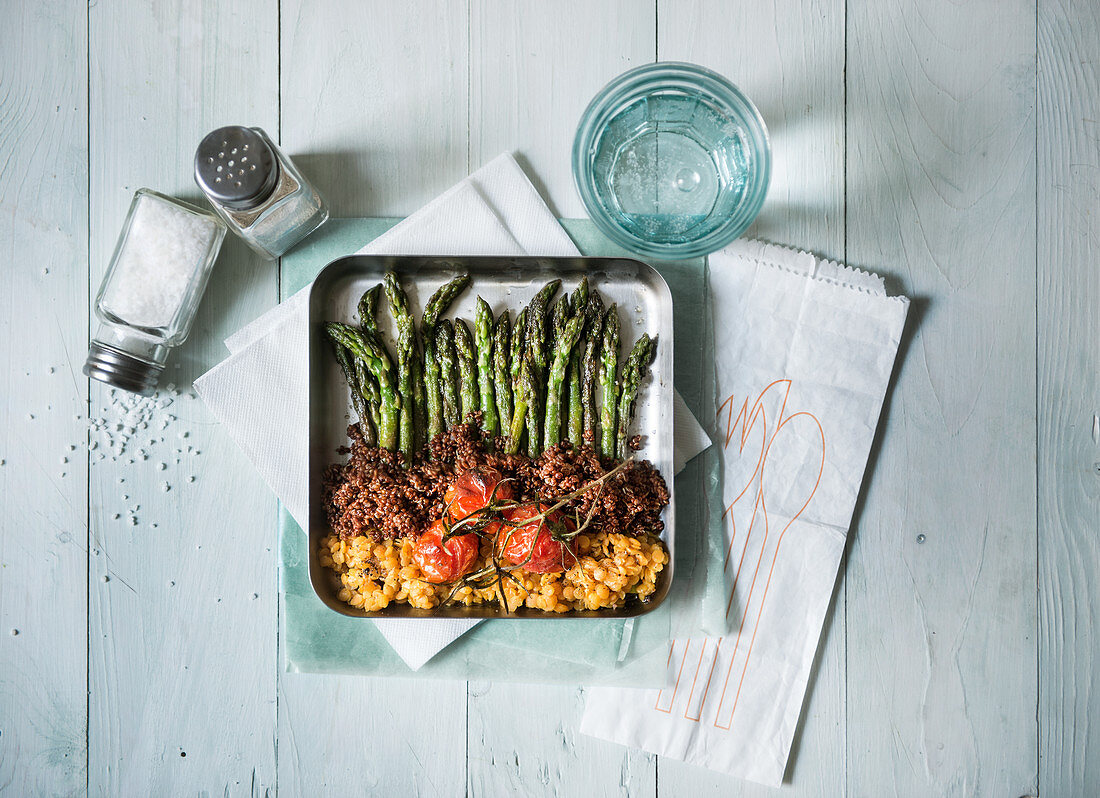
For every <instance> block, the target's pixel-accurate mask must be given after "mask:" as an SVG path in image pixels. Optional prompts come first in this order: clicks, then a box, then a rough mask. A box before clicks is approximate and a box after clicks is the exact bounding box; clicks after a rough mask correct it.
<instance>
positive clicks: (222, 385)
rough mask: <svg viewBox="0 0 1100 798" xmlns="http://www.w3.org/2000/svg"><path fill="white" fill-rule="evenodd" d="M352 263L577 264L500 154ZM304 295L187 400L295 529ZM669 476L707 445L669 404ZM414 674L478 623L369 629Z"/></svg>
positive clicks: (533, 193)
mask: <svg viewBox="0 0 1100 798" xmlns="http://www.w3.org/2000/svg"><path fill="white" fill-rule="evenodd" d="M360 253H364V254H388V255H505V256H507V255H525V254H533V255H548V256H570V255H578V254H580V253H579V251H578V250H577V248H576V245H575V244H574V243H573V241H572V239H570V238H569V235H568V234H567V233H566V232H565V230H564V229H562V227H561V225H560V224H558V221H557V219H555V218H554V215H553V214H552V213H551V212H550V209H549V208H548V207H547V206H546V203H545V202H543V200H542V197H540V196H539V193H538V191H537V190H536V189H535V187H534V186H533V185H532V184H531V182H530V181H529V180H528V179H527V176H526V175H525V174H524V173H523V170H522V169H521V168H520V167H519V165H518V164H517V163H516V161H515V159H514V158H512V156H511V155H510V154H509V153H505V154H503V155H500V156H498V157H497V158H496V159H494V160H493V161H491V162H490V163H488V164H487V165H485V166H484V167H482V168H481V169H480V170H478V171H477V172H475V173H474V174H472V175H470V177H468V178H466V179H465V180H463V181H461V182H460V183H458V184H457V185H455V186H454V187H452V188H451V189H449V190H448V191H446V192H445V193H443V194H442V195H440V196H439V197H437V198H436V199H435V200H433V201H432V202H430V203H428V204H427V205H426V206H424V207H423V208H422V209H421V210H419V211H418V212H417V213H415V214H413V215H412V216H409V217H408V218H407V219H404V220H403V221H401V222H399V223H398V224H396V225H395V226H394V227H392V228H391V229H390V230H388V231H387V232H386V233H384V234H383V235H381V236H379V237H378V238H376V239H374V240H373V241H371V242H370V243H369V244H367V245H366V246H365V247H364V248H363V249H361V250H360ZM308 297H309V289H308V288H305V289H303V290H301V291H299V292H298V293H297V294H295V295H294V296H292V297H290V298H289V299H287V300H286V301H285V302H283V303H282V304H280V305H278V306H277V307H275V308H274V309H272V310H271V311H269V312H268V313H266V314H264V315H263V316H261V317H260V318H259V319H257V320H256V321H254V322H253V323H251V324H249V325H248V326H247V327H244V328H243V329H241V330H240V331H238V332H237V333H235V334H234V335H233V336H231V337H230V338H229V339H227V340H226V346H227V347H228V348H229V350H230V352H231V354H230V357H229V358H227V359H226V360H225V361H223V362H222V363H220V364H218V365H217V366H215V367H214V368H213V369H211V370H210V371H209V372H207V373H206V374H204V375H203V376H202V377H200V378H199V379H197V380H196V381H195V390H196V392H197V393H198V394H199V395H200V396H201V397H202V399H203V401H205V402H206V404H207V406H208V407H209V408H210V410H211V412H212V413H213V414H214V416H215V417H216V418H217V419H218V420H219V421H221V422H222V424H223V425H224V426H225V428H226V430H227V431H228V432H229V434H230V436H231V437H232V438H233V439H234V440H235V441H237V443H238V444H239V445H240V447H241V449H242V450H243V451H244V452H245V454H246V455H247V456H248V457H249V459H250V460H251V461H252V463H253V464H254V465H255V466H256V469H257V470H258V471H259V472H260V474H261V476H263V478H264V479H265V480H266V481H267V483H268V485H270V486H271V489H272V490H273V491H274V492H275V495H276V496H278V497H279V499H280V500H281V501H282V502H283V505H284V506H285V507H286V508H287V511H288V512H289V513H290V514H291V516H292V517H293V518H294V520H295V521H297V522H298V524H299V525H300V526H302V527H303V528H306V527H307V522H308V517H307V516H308V512H307V511H308V506H309V493H308V484H309V480H308V474H307V462H308V455H307V452H308V443H309V442H308V436H307V430H308V426H309V425H308V395H309V386H308V374H307V371H306V369H304V368H303V367H302V364H303V363H306V362H308V356H307V352H308V323H307V304H308ZM677 399H678V403H677V407H678V409H677V414H676V422H675V423H676V425H677V427H676V435H675V441H676V453H675V459H676V467H677V470H679V469H680V468H681V467H682V464H681V460H682V461H683V462H687V460H690V459H691V457H694V456H695V455H696V454H698V453H699V452H701V451H702V450H703V449H705V448H706V447H707V446H709V445H710V440H709V438H707V436H706V433H705V432H704V431H703V429H702V428H701V427H700V426H699V424H698V422H697V421H695V418H694V416H692V415H691V412H690V411H689V410H687V407H686V406H684V405H683V402H682V400H679V397H677ZM374 622H375V624H376V625H377V627H378V629H379V631H380V632H381V633H382V635H383V636H384V637H385V638H386V640H387V642H389V644H390V645H391V646H392V647H393V648H394V650H395V651H396V652H397V654H398V655H399V656H400V657H401V658H402V659H403V660H404V661H405V663H406V664H407V665H408V666H409V667H410V668H412V669H413V670H416V669H418V668H420V667H421V666H422V665H423V664H424V663H425V662H427V661H428V660H429V659H431V658H432V657H433V656H435V654H437V653H438V652H439V651H441V650H442V649H443V648H444V647H445V646H447V645H448V644H449V643H451V642H452V641H453V640H455V639H456V638H457V637H459V636H460V635H461V634H463V633H464V632H465V631H467V630H468V629H470V628H471V627H472V626H474V625H476V624H477V623H478V621H468V620H454V619H438V620H431V621H425V620H415V621H413V620H402V619H396V618H393V619H384V620H375V621H374Z"/></svg>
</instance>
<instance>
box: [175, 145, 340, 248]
mask: <svg viewBox="0 0 1100 798" xmlns="http://www.w3.org/2000/svg"><path fill="white" fill-rule="evenodd" d="M195 182H196V183H198V184H199V188H201V189H202V191H203V193H204V194H206V197H207V199H209V200H210V204H211V205H213V206H214V210H215V211H216V212H217V213H218V215H219V216H221V217H222V218H223V219H224V220H225V221H226V223H227V224H228V225H229V229H231V230H232V231H233V232H234V233H236V234H237V235H239V236H240V237H241V238H243V239H244V240H245V243H247V244H248V245H249V246H250V247H251V248H252V249H254V250H255V251H256V252H258V253H259V254H260V255H261V256H263V257H264V258H267V259H268V260H274V259H275V258H277V257H279V256H280V255H282V254H283V253H284V252H286V251H287V250H288V249H290V248H291V247H292V246H294V245H295V244H297V243H298V242H299V241H301V240H302V239H303V238H305V237H306V236H307V235H309V234H310V233H312V232H313V231H314V230H316V229H317V228H318V227H320V226H321V225H322V224H324V223H325V222H326V221H327V220H328V207H327V206H326V205H325V202H324V200H323V199H321V195H320V194H318V193H317V189H315V188H314V187H313V186H312V185H311V184H310V183H309V181H307V180H306V179H305V177H304V176H303V175H302V173H301V172H300V171H299V170H298V168H297V167H296V166H295V165H294V163H293V162H292V161H291V160H290V159H289V158H288V157H287V156H286V155H285V154H284V153H283V152H282V150H280V149H279V148H278V147H277V146H276V145H275V143H274V142H273V141H272V140H271V139H270V138H269V137H268V135H267V134H266V133H265V132H264V131H263V130H261V129H260V128H258V127H244V126H242V125H230V126H228V127H221V128H218V129H217V130H215V131H213V132H211V133H209V134H208V135H207V136H206V137H205V138H204V139H203V140H202V142H200V144H199V148H198V150H197V151H196V152H195Z"/></svg>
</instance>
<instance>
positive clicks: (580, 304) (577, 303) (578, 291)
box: [573, 274, 589, 310]
mask: <svg viewBox="0 0 1100 798" xmlns="http://www.w3.org/2000/svg"><path fill="white" fill-rule="evenodd" d="M588 294H589V286H588V275H587V274H586V275H583V276H582V277H581V281H580V282H579V283H577V287H576V288H574V289H573V310H579V309H580V308H586V307H588Z"/></svg>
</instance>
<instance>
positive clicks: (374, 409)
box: [351, 357, 382, 445]
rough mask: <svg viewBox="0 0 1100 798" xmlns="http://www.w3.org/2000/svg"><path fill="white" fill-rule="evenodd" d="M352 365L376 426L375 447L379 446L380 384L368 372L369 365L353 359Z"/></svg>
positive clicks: (380, 421) (380, 420) (355, 358)
mask: <svg viewBox="0 0 1100 798" xmlns="http://www.w3.org/2000/svg"><path fill="white" fill-rule="evenodd" d="M351 365H352V368H354V369H355V379H356V381H357V382H358V384H359V392H360V393H361V394H362V395H363V401H364V403H365V404H366V406H367V412H368V413H370V420H371V423H372V424H374V429H375V444H374V445H377V443H378V442H377V430H378V427H379V425H380V424H381V423H382V418H381V415H380V413H379V409H378V408H379V405H380V404H381V400H380V399H379V398H378V383H377V382H375V381H374V377H372V376H371V373H370V371H368V370H367V364H366V363H364V362H363V361H362V360H360V359H359V358H357V357H353V358H351Z"/></svg>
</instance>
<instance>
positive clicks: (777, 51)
mask: <svg viewBox="0 0 1100 798" xmlns="http://www.w3.org/2000/svg"><path fill="white" fill-rule="evenodd" d="M844 5H845V4H844V2H843V1H842V0H821V1H820V2H801V0H777V1H776V2H772V3H752V4H744V5H743V6H742V7H740V8H739V9H738V11H737V13H735V14H734V13H730V8H729V4H728V3H723V2H721V0H698V1H697V2H693V3H690V4H685V3H681V2H672V0H660V2H659V3H658V9H659V11H658V18H659V20H660V31H659V37H658V55H659V57H660V59H661V60H662V61H664V60H672V61H690V62H693V63H698V64H701V65H703V66H705V67H708V68H710V69H714V70H715V71H717V72H719V73H721V74H723V75H725V76H726V77H728V78H729V79H730V80H732V81H733V82H734V83H735V84H737V86H738V87H740V88H741V89H742V90H743V91H744V92H745V94H746V95H747V96H748V97H749V98H750V99H751V100H752V101H753V102H754V103H755V104H756V105H757V107H758V108H759V110H760V113H761V115H762V116H763V117H764V121H765V124H767V126H768V132H769V135H770V138H771V144H772V154H773V158H772V178H771V185H770V187H769V191H768V198H767V200H766V202H765V204H764V208H763V209H762V210H761V213H760V216H759V217H757V220H756V222H755V223H754V224H753V226H752V228H750V230H749V231H748V232H747V233H746V235H747V236H749V237H754V238H763V239H765V240H769V241H776V242H780V243H783V244H787V245H789V246H795V247H799V248H803V249H807V250H810V251H813V252H815V253H818V254H820V255H824V256H827V257H832V258H843V255H844ZM734 42H735V43H736V46H731V43H734ZM841 581H843V580H841ZM844 615H845V613H844V595H843V592H841V593H840V594H839V595H838V596H837V598H836V600H835V601H834V607H833V610H832V612H831V614H830V616H829V619H828V620H827V621H826V625H825V630H824V632H823V640H822V643H821V645H820V647H819V649H818V651H819V653H818V661H817V666H816V669H815V672H814V675H813V676H812V677H811V687H810V690H809V692H808V698H807V703H806V705H805V708H804V710H803V712H804V720H803V724H802V727H801V729H800V732H799V735H798V737H797V738H796V743H795V753H794V755H793V756H792V765H791V767H789V768H788V772H787V776H786V780H787V781H788V782H790V783H789V784H787V785H784V787H782V788H781V789H779V790H773V789H768V788H765V787H762V786H760V785H754V784H750V783H748V782H744V781H740V780H738V779H734V778H730V777H728V776H724V775H722V774H719V773H714V772H710V771H707V770H704V769H702V768H698V767H693V766H690V765H685V764H683V763H681V762H678V761H676V760H673V759H667V758H661V760H660V783H659V787H660V791H661V792H662V793H665V794H673V795H693V794H701V795H707V794H714V793H717V792H721V794H723V795H745V796H758V795H778V794H783V795H842V794H844V792H845V778H844V772H843V770H842V769H839V768H837V767H836V763H837V762H838V761H841V760H842V759H843V758H844V750H845V742H844V734H845V689H844V688H845V669H844V661H845V621H844Z"/></svg>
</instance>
